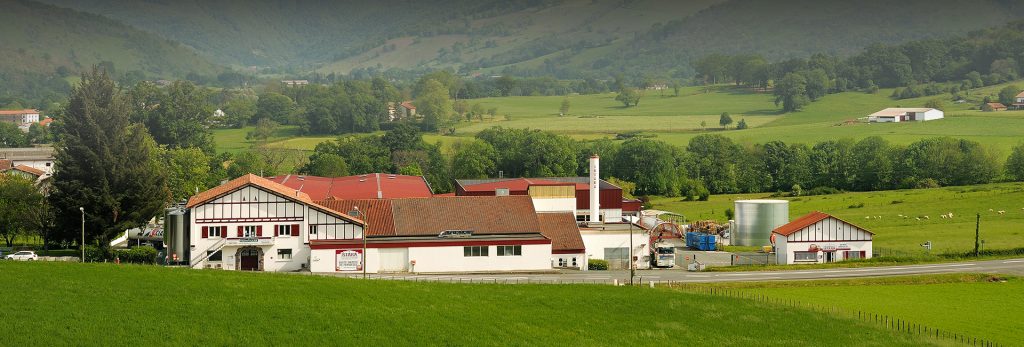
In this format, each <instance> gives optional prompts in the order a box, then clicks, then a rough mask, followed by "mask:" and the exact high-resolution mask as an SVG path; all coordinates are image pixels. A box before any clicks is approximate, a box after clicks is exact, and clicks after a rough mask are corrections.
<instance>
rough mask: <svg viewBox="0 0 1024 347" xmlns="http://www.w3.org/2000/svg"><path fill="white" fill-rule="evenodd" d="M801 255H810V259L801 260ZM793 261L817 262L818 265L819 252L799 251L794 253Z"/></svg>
mask: <svg viewBox="0 0 1024 347" xmlns="http://www.w3.org/2000/svg"><path fill="white" fill-rule="evenodd" d="M801 255H810V257H809V258H810V259H801V257H800V256H801ZM793 261H794V262H808V263H810V262H815V263H816V262H818V252H799V251H796V252H793Z"/></svg>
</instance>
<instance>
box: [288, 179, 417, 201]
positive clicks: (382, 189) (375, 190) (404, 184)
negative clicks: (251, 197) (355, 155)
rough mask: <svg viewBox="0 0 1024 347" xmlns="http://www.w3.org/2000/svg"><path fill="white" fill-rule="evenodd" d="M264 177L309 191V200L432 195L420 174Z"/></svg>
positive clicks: (293, 187) (289, 186)
mask: <svg viewBox="0 0 1024 347" xmlns="http://www.w3.org/2000/svg"><path fill="white" fill-rule="evenodd" d="M268 179H269V180H270V181H273V182H275V183H279V184H282V185H284V186H286V187H288V188H291V189H296V190H299V191H301V192H303V193H306V194H309V196H310V198H312V199H313V200H326V199H337V200H352V199H395V198H428V197H431V196H432V195H433V194H432V193H431V192H430V186H429V185H427V181H426V180H425V179H423V177H421V176H406V175H393V174H386V173H372V174H366V175H357V176H345V177H317V176H300V175H285V176H275V177H269V178H268Z"/></svg>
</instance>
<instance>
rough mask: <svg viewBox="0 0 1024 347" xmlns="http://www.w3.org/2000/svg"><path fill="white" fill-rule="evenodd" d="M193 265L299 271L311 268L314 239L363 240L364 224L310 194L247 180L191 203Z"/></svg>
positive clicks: (252, 178)
mask: <svg viewBox="0 0 1024 347" xmlns="http://www.w3.org/2000/svg"><path fill="white" fill-rule="evenodd" d="M185 207H186V208H187V209H188V222H187V223H188V225H189V226H190V227H189V241H188V244H189V256H188V258H189V259H188V264H189V265H190V266H192V267H195V268H204V267H205V268H217V269H225V270H248V271H297V270H302V269H309V268H310V263H309V261H310V257H309V254H310V252H309V242H310V238H311V237H312V238H315V239H318V240H345V241H352V240H359V239H361V238H362V237H363V225H364V223H363V222H362V221H361V220H359V219H358V218H354V217H351V216H348V215H345V214H341V213H338V212H335V211H333V210H331V209H328V208H326V207H323V206H320V205H318V204H316V203H314V202H313V201H312V200H311V199H310V198H309V195H306V194H305V193H302V192H298V191H296V190H294V189H290V188H288V187H285V186H283V185H280V184H277V183H274V182H271V181H270V180H267V179H264V178H262V177H259V176H255V175H251V174H250V175H245V176H242V177H239V178H236V179H234V180H232V181H230V182H227V183H225V184H222V185H220V186H218V187H216V188H213V189H210V190H207V191H205V192H202V193H199V194H197V195H195V196H193V197H192V198H191V199H189V201H188V203H187V205H186V206H185Z"/></svg>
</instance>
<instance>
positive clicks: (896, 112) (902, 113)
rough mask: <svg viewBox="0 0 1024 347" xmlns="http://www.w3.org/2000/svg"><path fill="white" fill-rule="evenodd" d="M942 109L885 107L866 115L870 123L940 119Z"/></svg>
mask: <svg viewBox="0 0 1024 347" xmlns="http://www.w3.org/2000/svg"><path fill="white" fill-rule="evenodd" d="M943 117H944V114H943V113H942V110H936V109H934V108H898V107H892V108H887V109H884V110H881V111H878V112H875V113H872V114H870V115H868V121H869V122H872V123H899V122H909V121H918V122H923V121H930V120H936V119H942V118H943Z"/></svg>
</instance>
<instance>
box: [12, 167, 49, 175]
mask: <svg viewBox="0 0 1024 347" xmlns="http://www.w3.org/2000/svg"><path fill="white" fill-rule="evenodd" d="M11 170H18V171H21V172H25V173H30V174H33V175H35V176H37V177H40V176H42V175H45V174H46V171H43V170H40V169H37V168H34V167H31V166H28V165H18V166H15V167H13V168H11Z"/></svg>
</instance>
